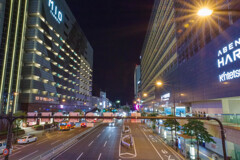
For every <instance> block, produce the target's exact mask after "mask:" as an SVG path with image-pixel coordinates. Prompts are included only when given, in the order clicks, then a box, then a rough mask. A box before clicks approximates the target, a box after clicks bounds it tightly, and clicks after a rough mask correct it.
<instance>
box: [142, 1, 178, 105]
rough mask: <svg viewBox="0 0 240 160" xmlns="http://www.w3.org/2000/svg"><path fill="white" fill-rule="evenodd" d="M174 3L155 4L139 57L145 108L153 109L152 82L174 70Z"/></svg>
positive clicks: (157, 2)
mask: <svg viewBox="0 0 240 160" xmlns="http://www.w3.org/2000/svg"><path fill="white" fill-rule="evenodd" d="M174 18H175V12H174V1H172V0H165V1H160V0H155V3H154V6H153V9H152V15H151V18H150V22H149V26H148V31H147V34H146V36H145V42H144V45H143V49H142V53H141V88H140V90H141V94H142V95H143V94H144V93H147V95H148V96H145V97H143V98H144V99H143V100H144V105H145V106H148V105H152V103H151V102H152V100H155V99H156V96H155V85H154V84H155V82H156V81H157V80H159V78H160V77H163V76H165V75H167V74H168V73H169V72H171V71H172V70H174V68H176V66H177V51H176V42H177V39H176V24H175V22H174Z"/></svg>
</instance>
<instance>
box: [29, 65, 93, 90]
mask: <svg viewBox="0 0 240 160" xmlns="http://www.w3.org/2000/svg"><path fill="white" fill-rule="evenodd" d="M26 66H34V67H37V68H39V69H42V70H44V71H45V72H48V73H50V74H52V75H54V76H57V77H58V78H60V79H63V80H64V81H67V82H68V83H69V84H73V85H76V86H80V84H77V83H76V82H75V81H73V80H71V79H68V78H66V77H64V76H63V75H61V74H59V73H57V72H50V69H49V68H47V67H43V66H41V65H40V64H38V63H30V64H26ZM64 72H65V71H64ZM66 73H68V72H66ZM69 74H70V73H69ZM73 77H76V75H73ZM76 78H77V79H79V80H80V81H81V82H82V83H83V85H84V86H85V87H84V86H83V89H86V90H88V88H87V87H86V86H90V84H89V83H88V82H85V81H84V80H82V79H81V78H80V77H76ZM89 91H90V90H89Z"/></svg>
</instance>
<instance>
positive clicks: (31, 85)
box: [0, 0, 93, 113]
mask: <svg viewBox="0 0 240 160" xmlns="http://www.w3.org/2000/svg"><path fill="white" fill-rule="evenodd" d="M0 12H1V14H0V19H1V21H0V35H1V38H0V43H1V46H0V47H1V51H0V57H1V58H0V60H1V61H0V71H1V72H0V75H1V76H0V77H1V80H0V102H2V103H1V106H0V113H8V112H9V111H10V110H11V108H13V111H14V112H15V111H16V110H18V109H21V110H25V111H38V112H44V111H53V112H54V111H71V110H75V109H77V108H82V107H83V108H86V107H87V106H89V105H90V97H91V95H92V67H93V49H92V47H91V45H90V43H89V42H88V40H87V38H86V36H85V35H84V33H83V31H82V30H81V28H80V26H79V25H78V23H77V21H76V19H75V17H74V16H73V14H72V12H71V10H70V9H69V7H68V5H67V3H66V2H65V1H64V0H15V1H14V0H6V1H4V0H1V1H0ZM14 92H16V93H17V94H16V95H13V93H14ZM12 106H13V107H12Z"/></svg>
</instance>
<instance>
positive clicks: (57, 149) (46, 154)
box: [33, 123, 102, 160]
mask: <svg viewBox="0 0 240 160" xmlns="http://www.w3.org/2000/svg"><path fill="white" fill-rule="evenodd" d="M101 124H102V123H99V124H97V125H96V126H95V127H92V128H90V129H88V130H86V131H84V132H82V133H80V134H79V135H76V136H75V137H73V138H71V139H69V140H68V141H65V142H64V143H62V144H59V145H58V146H56V147H54V148H52V149H51V150H49V151H47V152H44V153H43V154H41V155H39V156H37V157H35V158H34V159H33V160H48V159H50V158H51V157H53V156H54V155H56V154H58V153H59V152H60V151H62V150H63V149H65V148H67V147H69V146H70V145H72V144H73V143H74V142H75V141H76V140H77V139H78V138H80V137H81V136H83V135H85V134H87V133H88V132H90V131H92V130H93V129H95V128H97V127H98V126H99V125H101Z"/></svg>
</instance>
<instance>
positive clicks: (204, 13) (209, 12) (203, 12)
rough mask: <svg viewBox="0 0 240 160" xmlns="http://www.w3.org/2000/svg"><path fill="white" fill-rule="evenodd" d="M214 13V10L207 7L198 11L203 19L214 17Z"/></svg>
mask: <svg viewBox="0 0 240 160" xmlns="http://www.w3.org/2000/svg"><path fill="white" fill-rule="evenodd" d="M212 13H213V10H211V9H209V8H207V7H204V8H201V9H199V10H198V13H197V15H199V16H201V17H206V16H210V15H212Z"/></svg>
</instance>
